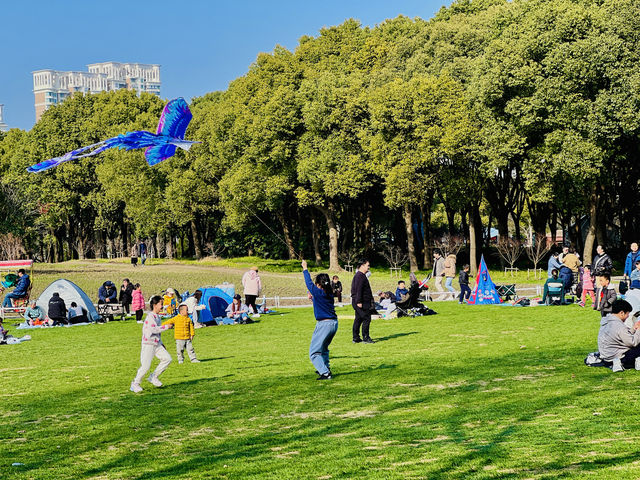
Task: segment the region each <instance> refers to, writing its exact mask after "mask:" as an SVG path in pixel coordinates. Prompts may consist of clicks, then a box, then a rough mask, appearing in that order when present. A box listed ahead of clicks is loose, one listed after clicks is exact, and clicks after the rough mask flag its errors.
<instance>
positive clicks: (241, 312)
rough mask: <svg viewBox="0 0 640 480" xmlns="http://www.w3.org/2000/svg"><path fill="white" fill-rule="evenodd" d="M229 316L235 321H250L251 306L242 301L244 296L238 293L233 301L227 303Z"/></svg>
mask: <svg viewBox="0 0 640 480" xmlns="http://www.w3.org/2000/svg"><path fill="white" fill-rule="evenodd" d="M225 311H226V312H227V318H232V319H233V321H234V323H247V322H248V321H249V307H247V305H245V304H244V303H242V297H241V296H240V294H238V293H236V294H235V295H234V296H233V301H232V302H231V303H230V304H229V305H227V309H226V310H225Z"/></svg>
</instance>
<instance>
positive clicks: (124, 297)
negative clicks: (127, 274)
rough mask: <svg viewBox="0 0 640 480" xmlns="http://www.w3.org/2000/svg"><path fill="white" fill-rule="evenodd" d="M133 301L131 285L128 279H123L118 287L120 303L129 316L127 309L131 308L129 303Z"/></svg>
mask: <svg viewBox="0 0 640 480" xmlns="http://www.w3.org/2000/svg"><path fill="white" fill-rule="evenodd" d="M132 300H133V285H132V283H131V282H130V281H129V279H128V278H125V279H124V280H123V281H122V286H121V287H120V303H121V304H122V307H123V308H124V311H125V312H127V315H128V314H129V309H130V307H131V302H132Z"/></svg>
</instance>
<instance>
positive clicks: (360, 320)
mask: <svg viewBox="0 0 640 480" xmlns="http://www.w3.org/2000/svg"><path fill="white" fill-rule="evenodd" d="M363 306H364V307H367V308H364V309H363V308H360V307H358V306H357V305H354V306H353V308H354V310H355V311H356V318H355V320H354V321H353V339H354V340H359V339H360V325H362V339H363V340H367V339H369V338H371V337H370V336H369V324H370V323H371V312H370V311H369V307H368V306H367V305H363Z"/></svg>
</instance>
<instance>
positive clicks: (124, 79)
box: [33, 62, 160, 122]
mask: <svg viewBox="0 0 640 480" xmlns="http://www.w3.org/2000/svg"><path fill="white" fill-rule="evenodd" d="M87 68H88V69H89V71H88V72H63V71H59V70H37V71H35V72H33V94H34V96H35V109H36V122H37V121H38V120H40V117H41V116H42V114H43V113H44V111H45V110H46V109H47V108H49V107H50V106H51V105H56V104H58V103H60V102H62V101H63V100H64V99H65V98H67V97H68V96H69V95H71V94H72V93H74V92H83V93H97V92H104V91H109V90H119V89H121V88H126V89H128V90H135V91H136V92H138V93H141V92H148V93H152V94H154V95H160V65H149V64H144V63H118V62H104V63H92V64H90V65H87Z"/></svg>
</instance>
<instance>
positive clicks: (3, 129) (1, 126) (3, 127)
mask: <svg viewBox="0 0 640 480" xmlns="http://www.w3.org/2000/svg"><path fill="white" fill-rule="evenodd" d="M3 110H4V105H3V104H2V103H0V132H6V131H7V130H9V125H7V124H6V123H4V120H2V114H3Z"/></svg>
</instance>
